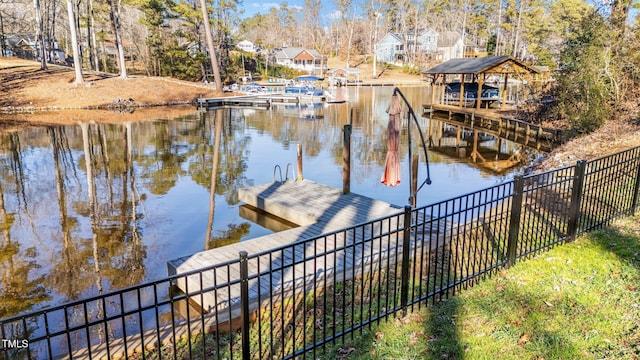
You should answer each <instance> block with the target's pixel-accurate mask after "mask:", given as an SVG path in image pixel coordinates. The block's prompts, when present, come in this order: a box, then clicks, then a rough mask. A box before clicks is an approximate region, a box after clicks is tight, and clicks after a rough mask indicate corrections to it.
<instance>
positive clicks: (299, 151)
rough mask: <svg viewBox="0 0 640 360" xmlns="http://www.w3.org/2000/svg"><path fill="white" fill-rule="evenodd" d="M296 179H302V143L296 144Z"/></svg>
mask: <svg viewBox="0 0 640 360" xmlns="http://www.w3.org/2000/svg"><path fill="white" fill-rule="evenodd" d="M298 181H302V144H298Z"/></svg>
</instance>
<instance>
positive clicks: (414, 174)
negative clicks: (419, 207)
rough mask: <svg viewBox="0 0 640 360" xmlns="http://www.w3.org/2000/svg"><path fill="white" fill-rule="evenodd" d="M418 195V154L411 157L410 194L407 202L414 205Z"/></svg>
mask: <svg viewBox="0 0 640 360" xmlns="http://www.w3.org/2000/svg"><path fill="white" fill-rule="evenodd" d="M417 197H418V155H417V154H416V155H413V156H412V157H411V196H410V197H409V203H410V204H411V206H413V207H416V203H417V199H416V198H417Z"/></svg>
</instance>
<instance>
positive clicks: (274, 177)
mask: <svg viewBox="0 0 640 360" xmlns="http://www.w3.org/2000/svg"><path fill="white" fill-rule="evenodd" d="M276 170H278V171H279V172H280V181H279V182H282V168H281V167H280V165H278V164H276V166H274V167H273V182H276Z"/></svg>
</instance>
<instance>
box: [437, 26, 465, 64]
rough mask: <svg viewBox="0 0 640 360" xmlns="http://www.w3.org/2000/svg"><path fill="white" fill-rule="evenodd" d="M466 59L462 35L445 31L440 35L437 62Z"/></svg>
mask: <svg viewBox="0 0 640 360" xmlns="http://www.w3.org/2000/svg"><path fill="white" fill-rule="evenodd" d="M463 57H464V41H463V39H462V35H461V34H460V33H459V32H456V31H444V32H441V33H440V34H439V35H438V50H437V56H436V60H438V61H439V62H445V61H449V60H451V59H460V58H463Z"/></svg>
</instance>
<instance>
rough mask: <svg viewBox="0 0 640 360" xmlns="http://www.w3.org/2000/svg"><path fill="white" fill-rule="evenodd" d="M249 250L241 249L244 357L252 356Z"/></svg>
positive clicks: (241, 307) (245, 359) (241, 306)
mask: <svg viewBox="0 0 640 360" xmlns="http://www.w3.org/2000/svg"><path fill="white" fill-rule="evenodd" d="M247 255H248V254H247V252H246V251H240V311H241V315H240V319H241V321H242V359H244V360H249V359H250V358H251V339H250V337H249V266H248V262H247Z"/></svg>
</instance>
